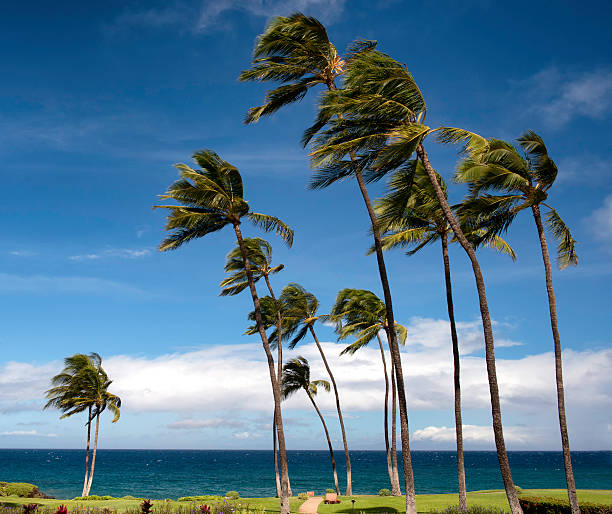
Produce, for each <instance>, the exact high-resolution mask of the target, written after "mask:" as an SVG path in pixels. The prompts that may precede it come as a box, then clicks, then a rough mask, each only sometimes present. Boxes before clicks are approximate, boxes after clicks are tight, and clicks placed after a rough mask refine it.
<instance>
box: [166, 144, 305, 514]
mask: <svg viewBox="0 0 612 514" xmlns="http://www.w3.org/2000/svg"><path fill="white" fill-rule="evenodd" d="M193 158H194V160H195V161H196V163H197V164H198V165H199V166H200V168H201V169H198V170H196V169H193V168H191V167H190V166H188V165H186V164H177V165H176V167H177V168H178V169H179V171H180V174H181V177H182V178H181V180H178V181H176V182H174V184H172V185H171V186H170V187H169V188H168V191H166V192H165V193H164V194H163V195H161V198H162V199H172V200H175V201H177V202H178V205H158V206H156V207H159V208H164V209H168V210H169V211H170V213H169V214H168V217H167V224H166V230H169V231H171V234H170V236H168V237H167V238H166V239H165V240H164V241H162V243H161V244H160V246H159V249H160V251H167V250H175V249H177V248H179V247H180V246H182V245H183V244H185V243H187V242H189V241H191V240H193V239H197V238H200V237H204V236H206V235H208V234H211V233H213V232H217V231H218V230H221V229H223V228H224V227H226V226H231V227H232V228H233V229H234V232H235V234H236V240H237V242H238V246H239V248H240V253H241V255H242V260H243V262H244V269H245V273H246V279H247V283H248V285H249V289H250V291H251V298H252V300H253V307H254V308H255V318H256V322H257V327H258V332H259V335H260V337H261V341H262V344H263V347H264V351H265V353H266V358H267V361H268V370H269V373H270V382H271V383H272V391H273V394H274V409H275V412H276V428H277V433H278V446H279V454H280V466H281V514H288V513H289V495H288V491H289V485H288V484H289V475H288V470H287V453H286V448H285V436H284V430H283V422H282V414H281V410H280V403H281V395H280V383H279V380H278V378H277V375H276V371H275V369H274V357H273V356H272V352H271V351H270V345H269V343H268V337H267V335H266V331H265V328H264V325H263V321H262V317H261V310H260V304H259V297H258V296H257V290H256V288H255V281H254V279H253V273H252V271H251V265H250V262H249V259H248V256H247V248H246V247H245V244H244V240H243V238H242V231H241V228H240V225H241V223H242V221H243V220H244V219H247V220H249V221H250V222H251V223H253V224H254V225H255V226H257V227H260V228H262V229H263V230H264V231H266V232H269V231H275V232H276V234H277V235H279V236H281V237H282V239H283V240H284V241H285V242H286V243H287V244H288V245H289V246H291V244H292V242H293V231H292V230H291V229H290V228H289V227H288V226H287V225H285V224H284V223H283V222H282V221H281V220H279V219H278V218H275V217H274V216H269V215H265V214H259V213H256V212H252V211H251V209H250V207H249V204H248V203H247V202H246V200H244V197H243V194H244V191H243V186H242V177H241V176H240V172H239V171H238V169H237V168H235V167H234V166H232V165H231V164H229V163H228V162H226V161H224V160H222V159H221V158H220V157H219V156H218V155H217V154H216V153H215V152H213V151H212V150H201V151H199V152H196V153H195V154H194V156H193Z"/></svg>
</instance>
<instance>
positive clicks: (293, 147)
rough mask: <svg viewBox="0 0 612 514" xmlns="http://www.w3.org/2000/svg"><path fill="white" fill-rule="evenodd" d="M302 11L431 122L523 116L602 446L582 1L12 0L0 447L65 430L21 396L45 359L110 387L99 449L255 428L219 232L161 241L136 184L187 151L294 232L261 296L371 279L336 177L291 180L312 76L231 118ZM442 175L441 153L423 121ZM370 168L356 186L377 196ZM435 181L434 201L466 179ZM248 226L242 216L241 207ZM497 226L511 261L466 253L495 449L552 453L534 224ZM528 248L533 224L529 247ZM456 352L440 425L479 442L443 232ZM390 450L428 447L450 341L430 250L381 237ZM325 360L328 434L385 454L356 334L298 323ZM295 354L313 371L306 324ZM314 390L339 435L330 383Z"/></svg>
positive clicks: (467, 329)
mask: <svg viewBox="0 0 612 514" xmlns="http://www.w3.org/2000/svg"><path fill="white" fill-rule="evenodd" d="M296 10H300V11H302V12H304V13H306V14H309V15H313V16H316V17H318V18H319V19H320V20H322V21H323V22H324V23H325V24H326V26H327V28H328V31H329V35H330V38H331V40H332V42H334V44H335V45H336V47H337V48H338V49H339V51H343V50H344V49H345V48H346V47H347V46H348V45H349V44H350V42H351V41H353V40H356V39H373V40H377V41H378V47H379V49H381V50H382V51H384V52H387V53H389V54H390V55H391V56H392V57H394V58H396V59H397V60H399V61H401V62H403V63H405V64H406V66H407V68H408V69H409V70H410V72H411V73H412V74H413V76H414V78H415V80H416V81H417V83H418V84H419V86H420V87H421V89H422V91H423V93H424V95H425V98H426V101H427V104H428V118H429V123H430V124H431V126H437V125H448V126H455V127H462V128H466V129H468V130H471V131H474V132H477V133H479V134H481V135H483V136H485V137H497V138H503V139H506V140H509V141H511V140H513V139H515V138H517V137H519V136H520V134H521V133H522V132H523V131H525V130H535V131H536V132H537V133H539V134H540V135H541V136H542V137H543V139H544V141H545V142H546V144H547V146H548V149H549V153H550V155H551V157H552V158H553V159H554V160H555V162H556V163H557V165H558V167H559V175H558V179H557V182H556V184H555V186H554V187H553V189H552V190H551V193H550V197H549V200H550V203H551V204H552V205H553V206H555V207H556V209H557V210H558V212H559V213H560V214H561V216H562V217H563V219H564V220H565V221H566V223H567V224H568V225H569V226H570V227H571V230H572V233H573V235H574V237H575V239H576V240H577V241H578V243H579V244H578V247H577V249H578V253H579V258H580V263H579V266H578V267H576V268H574V269H566V270H564V271H559V270H557V269H555V270H554V273H553V274H554V283H555V291H556V297H557V306H558V313H559V328H560V332H561V339H562V345H563V348H564V372H565V387H566V397H567V415H568V423H569V432H570V441H571V443H572V447H573V448H574V449H576V450H612V414H610V413H611V412H612V378H611V377H612V373H611V369H612V345H611V343H612V335H611V333H612V330H611V328H612V322H611V317H610V300H611V295H610V289H611V288H612V259H611V257H612V187H611V186H612V174H611V173H610V171H611V170H610V164H609V163H610V162H611V158H612V147H610V144H609V133H610V131H611V129H612V121H611V117H610V114H611V112H612V64H611V62H612V61H611V59H610V57H611V51H610V49H611V48H612V41H611V39H612V37H611V35H610V32H609V30H608V29H609V24H610V22H611V21H612V20H611V7H610V5H609V4H608V3H606V2H589V3H586V4H584V3H583V4H581V5H579V4H577V3H576V2H556V3H555V6H554V9H553V8H552V7H551V5H550V3H548V2H541V1H535V2H530V4H529V10H528V11H526V10H525V9H524V7H518V6H517V5H515V4H512V3H500V2H493V1H487V0H481V1H479V0H475V1H470V0H468V1H466V2H461V4H460V5H458V4H457V3H456V2H450V1H444V0H441V1H437V2H408V1H401V0H373V1H358V0H355V1H349V0H287V1H280V0H243V1H238V0H219V1H215V2H209V1H202V0H174V1H169V2H138V1H133V2H116V1H109V2H104V3H103V4H100V5H97V6H96V8H95V9H94V8H92V7H91V5H90V4H88V3H86V2H85V3H83V2H72V1H65V2H61V3H59V4H58V3H49V2H28V3H23V2H21V3H20V2H17V3H12V4H6V5H4V6H3V7H2V16H0V48H1V49H2V69H1V71H0V74H1V80H0V134H1V135H0V172H1V173H2V179H3V184H4V187H3V190H4V194H3V196H2V201H1V202H0V233H1V234H2V240H1V242H0V305H1V306H2V308H1V310H0V320H1V326H2V331H1V332H0V447H2V448H80V447H82V446H83V444H84V437H85V433H84V420H83V419H80V418H79V419H77V417H74V418H71V419H67V420H60V419H59V413H58V412H57V411H42V405H43V404H44V391H45V390H46V389H47V388H48V387H49V380H50V378H51V377H52V376H53V375H54V374H56V373H57V372H59V371H60V370H61V368H62V359H63V358H64V357H66V356H69V355H72V354H74V353H77V352H80V353H89V352H98V353H100V354H101V355H102V357H103V359H104V360H103V366H104V368H105V369H106V370H107V372H108V373H109V375H110V377H111V378H112V379H113V381H114V382H113V384H112V386H111V391H112V392H114V393H116V394H118V395H120V396H121V398H122V400H123V407H122V415H121V419H120V420H119V422H117V423H116V424H111V422H110V418H111V416H107V417H106V418H105V419H104V421H103V426H102V429H101V440H100V447H101V448H203V449H204V448H206V449H208V448H220V449H221V448H229V449H231V448H235V449H238V448H249V449H251V448H253V449H258V448H261V449H267V448H269V447H270V446H271V445H270V441H271V436H270V430H271V427H270V424H271V423H270V422H271V419H272V410H271V406H272V395H271V390H270V383H269V378H268V375H267V373H268V371H267V366H266V363H265V358H264V353H263V350H262V348H261V342H260V341H259V340H258V338H257V337H254V336H246V335H243V332H244V330H245V329H246V327H247V324H248V321H247V319H246V315H247V313H248V312H249V311H250V310H251V309H252V305H250V304H249V302H250V299H249V298H248V295H246V294H245V295H242V296H236V297H219V296H218V293H219V282H220V281H221V280H222V279H223V278H224V272H223V264H224V258H225V255H226V254H227V253H228V252H229V251H230V250H231V249H232V248H233V246H234V244H235V242H234V239H233V234H232V232H231V231H230V230H227V231H222V232H219V233H217V234H213V235H211V236H210V237H206V238H204V239H202V240H199V241H195V242H192V243H190V244H189V245H186V246H185V247H183V248H181V249H179V250H177V251H175V252H167V253H160V252H158V251H157V245H158V244H159V242H160V241H161V240H162V239H163V238H164V235H165V233H164V213H163V212H161V211H160V210H153V209H152V206H153V205H156V204H158V203H159V202H160V200H159V197H158V195H159V194H161V193H163V192H164V191H165V190H166V188H167V187H168V186H169V185H170V184H171V183H172V182H173V181H174V180H176V178H177V177H178V175H177V171H176V169H175V168H174V167H173V164H175V163H178V162H185V163H191V155H192V154H193V152H195V151H197V150H199V149H202V148H210V149H213V150H215V151H216V152H217V153H218V154H219V155H220V156H221V157H222V158H223V159H225V160H227V161H229V162H231V163H232V164H234V165H236V166H237V167H238V168H239V169H240V171H241V173H242V176H243V180H244V184H245V196H246V198H247V199H248V201H249V203H250V205H251V207H252V208H253V209H254V210H255V211H259V212H265V213H268V214H272V215H275V216H278V217H280V218H281V219H283V220H284V221H285V222H287V223H288V224H289V225H290V226H291V227H292V228H293V229H294V230H295V243H294V245H293V247H292V248H291V249H288V248H286V247H285V246H284V245H283V243H282V242H281V240H280V239H279V238H277V237H276V236H274V235H270V236H266V237H267V239H268V240H269V241H270V242H271V243H272V244H273V247H274V261H275V262H276V263H283V264H284V265H285V269H284V271H283V272H282V273H280V274H278V275H276V276H275V277H274V279H273V286H274V287H275V289H276V290H277V291H280V290H281V289H282V287H283V286H284V285H285V284H287V283H289V282H298V283H300V284H302V285H303V286H304V287H306V288H307V289H308V290H310V291H312V292H313V293H314V294H316V295H317V297H318V298H319V300H320V303H321V308H320V313H321V314H323V313H325V312H327V311H328V310H329V309H330V307H331V305H332V304H333V301H334V298H335V295H336V293H337V292H338V291H339V290H340V289H342V288H345V287H354V288H363V289H369V290H371V291H373V292H375V293H377V294H379V295H381V296H382V294H381V289H380V284H379V279H378V274H377V269H376V263H375V258H374V257H373V256H366V251H367V249H368V248H369V245H370V238H369V235H368V219H367V215H366V213H365V210H364V207H363V205H362V201H361V199H360V197H359V192H358V189H357V185H356V184H355V183H354V182H352V181H347V182H343V183H340V184H337V185H334V186H333V187H330V188H328V189H326V190H323V191H316V192H313V191H309V190H307V188H306V185H307V183H308V180H309V176H310V174H311V170H310V168H309V160H308V151H307V150H305V149H303V148H302V147H301V146H300V143H299V140H300V136H301V133H302V131H303V130H304V129H305V128H306V127H308V126H309V124H310V122H311V121H312V119H313V116H314V115H315V113H316V99H317V94H318V92H315V91H313V92H311V93H310V94H309V96H308V97H307V98H306V99H304V100H303V101H302V102H301V103H299V104H296V105H293V106H290V107H288V108H286V109H284V110H282V111H281V112H279V113H278V114H276V115H275V116H273V117H272V118H269V119H264V120H261V121H260V122H259V123H258V124H255V125H250V126H246V125H244V124H243V123H242V119H243V117H244V115H245V113H246V111H247V109H248V108H249V107H251V106H254V105H259V104H260V103H261V102H262V99H263V95H264V93H265V90H266V86H264V85H258V84H252V83H239V82H238V80H237V77H238V75H239V73H240V71H241V70H243V69H245V68H247V67H248V66H249V63H250V57H251V52H252V48H253V43H254V40H255V38H256V36H257V35H258V34H259V33H261V32H262V31H263V29H264V27H265V24H266V22H267V21H268V20H269V19H270V18H271V17H272V16H275V15H286V14H289V13H291V12H294V11H296ZM427 149H428V152H429V154H430V159H431V161H432V164H433V165H434V166H435V167H436V169H437V171H438V172H439V173H441V174H442V176H443V177H445V178H446V179H447V180H448V181H449V182H450V179H451V177H452V174H453V171H454V169H455V166H456V164H457V161H458V158H459V157H458V155H457V149H456V148H452V147H442V146H439V145H437V144H436V143H435V142H433V141H432V142H429V143H428V144H427ZM384 191H385V183H384V180H383V181H381V182H380V183H377V184H372V185H371V186H370V193H371V196H372V197H373V198H376V197H380V196H381V195H383V194H384ZM465 192H466V191H465V188H464V186H462V185H459V184H451V185H450V196H451V200H452V201H459V200H461V198H462V197H463V196H464V195H465ZM243 230H244V232H245V234H246V235H247V236H261V235H262V234H261V233H260V232H258V231H257V229H255V228H252V227H248V226H246V225H245V226H244V227H243ZM507 240H508V241H509V242H510V243H511V245H512V246H513V247H514V249H515V251H516V253H517V255H518V259H517V261H516V262H512V261H511V260H510V259H509V258H508V257H505V256H502V255H498V254H495V253H494V252H492V251H490V250H482V251H481V252H480V254H479V255H480V260H481V264H482V267H483V271H484V274H485V281H486V285H487V295H488V299H489V303H490V310H491V313H492V317H493V319H494V330H495V338H496V355H497V365H498V373H499V384H500V394H501V399H502V414H503V422H504V426H505V435H506V441H507V446H508V448H509V449H510V450H529V449H541V450H557V449H559V448H560V440H559V439H560V438H559V430H558V424H557V417H556V398H555V389H554V370H553V366H554V364H553V358H552V348H553V347H552V337H551V332H550V325H549V319H548V305H547V301H546V289H545V284H544V277H543V265H542V260H541V254H540V253H539V247H538V240H537V232H536V229H535V226H534V223H533V220H532V219H531V218H530V217H529V215H528V213H523V215H522V216H520V217H519V218H518V219H517V221H516V222H515V224H514V226H513V227H512V228H511V230H510V232H508V234H507ZM551 246H552V247H554V244H552V242H551ZM450 257H451V264H452V273H453V287H454V294H455V311H456V317H457V320H458V325H459V338H460V345H461V352H462V366H463V368H462V372H463V383H462V388H463V389H462V390H463V398H464V415H463V421H464V424H465V427H464V433H465V445H466V448H467V449H493V448H494V445H493V436H492V431H491V429H490V422H491V419H490V417H491V415H490V407H489V398H488V387H487V382H486V372H485V363H484V358H483V340H482V329H481V325H480V318H479V309H478V302H477V297H476V294H475V287H474V281H473V276H472V274H471V270H470V267H469V265H468V262H467V258H466V257H465V254H464V253H463V251H462V250H461V249H460V248H452V249H451V252H450ZM386 259H387V265H388V270H389V278H390V282H391V288H392V295H393V301H394V310H395V315H396V318H397V320H398V321H399V322H401V323H403V324H404V325H406V327H407V328H408V333H409V337H408V340H407V344H406V346H405V348H404V349H403V350H402V359H403V366H404V374H405V376H406V390H407V394H408V408H409V423H410V428H411V436H412V445H413V447H414V448H415V449H452V448H453V447H454V417H453V410H452V405H453V403H452V394H453V391H452V368H451V363H452V359H451V346H450V345H451V343H450V336H449V328H448V322H447V320H446V304H445V294H444V289H443V287H444V285H443V275H442V257H441V251H440V248H438V247H437V246H436V245H432V246H430V247H428V248H427V249H425V250H424V251H422V252H421V253H420V255H416V256H414V257H407V256H406V255H404V254H403V253H402V252H401V251H396V252H392V253H388V254H386ZM317 331H318V334H319V338H320V339H321V340H322V341H323V347H324V349H325V351H326V353H327V355H328V357H329V360H330V364H331V366H332V369H333V370H334V371H335V373H336V377H337V381H338V386H339V390H340V394H341V401H342V404H343V407H344V411H345V419H346V424H347V433H348V440H349V446H350V447H351V448H354V449H373V450H376V449H384V439H383V431H382V423H383V420H382V400H383V392H384V381H383V374H382V366H381V362H380V354H379V353H378V350H377V349H376V348H375V347H372V348H367V349H364V350H361V351H360V352H358V353H357V354H356V355H355V356H354V357H348V356H343V357H340V356H339V355H338V354H339V352H340V350H341V349H342V348H343V347H344V344H343V343H339V342H337V341H336V337H335V335H334V333H333V331H332V330H331V329H330V328H329V327H326V326H323V325H321V326H318V327H317ZM297 355H303V356H304V357H306V358H307V359H308V360H309V361H310V363H311V367H312V375H313V378H325V377H324V375H325V370H324V368H323V366H322V365H321V362H320V358H319V357H318V355H317V352H316V348H315V347H314V345H313V344H312V341H311V340H310V339H305V340H304V342H302V343H300V345H298V347H297V348H296V350H295V351H293V352H286V356H287V358H289V357H294V356H297ZM319 401H320V404H321V406H322V409H323V412H324V414H325V415H326V417H327V418H329V425H330V428H331V432H332V437H333V439H334V442H335V444H336V445H337V446H338V447H341V441H340V433H339V428H338V426H337V420H336V415H335V412H334V403H333V400H332V396H331V395H329V394H325V393H321V394H320V395H319ZM284 418H285V423H286V427H287V428H286V434H287V446H288V448H289V449H324V448H325V447H326V445H325V440H324V438H323V433H322V430H321V427H320V425H319V421H318V419H317V418H316V414H315V413H314V412H313V411H312V409H311V408H310V406H309V404H308V403H307V399H306V398H305V396H303V395H295V396H294V397H293V398H291V399H290V400H289V401H287V402H286V403H285V404H284Z"/></svg>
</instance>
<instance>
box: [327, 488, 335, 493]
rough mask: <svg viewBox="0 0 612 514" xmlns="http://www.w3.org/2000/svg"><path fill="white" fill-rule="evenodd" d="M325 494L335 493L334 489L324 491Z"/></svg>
mask: <svg viewBox="0 0 612 514" xmlns="http://www.w3.org/2000/svg"><path fill="white" fill-rule="evenodd" d="M325 492H326V493H335V492H336V490H335V489H325Z"/></svg>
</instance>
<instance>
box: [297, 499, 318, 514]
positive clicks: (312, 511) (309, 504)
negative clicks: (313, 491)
mask: <svg viewBox="0 0 612 514" xmlns="http://www.w3.org/2000/svg"><path fill="white" fill-rule="evenodd" d="M322 501H323V498H322V497H321V496H313V497H312V498H308V499H307V500H306V501H305V502H304V503H302V505H300V508H299V510H298V512H299V513H301V514H317V509H318V508H319V503H321V502H322Z"/></svg>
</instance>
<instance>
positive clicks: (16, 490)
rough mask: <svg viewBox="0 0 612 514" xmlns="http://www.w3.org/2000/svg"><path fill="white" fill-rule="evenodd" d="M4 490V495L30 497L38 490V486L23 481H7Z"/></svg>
mask: <svg viewBox="0 0 612 514" xmlns="http://www.w3.org/2000/svg"><path fill="white" fill-rule="evenodd" d="M5 483H6V482H5ZM4 490H5V491H6V496H20V497H21V498H31V496H30V495H31V494H34V492H35V491H38V487H36V486H35V485H34V484H26V483H25V482H9V483H7V484H6V485H5V486H4ZM32 505H34V504H32Z"/></svg>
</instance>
